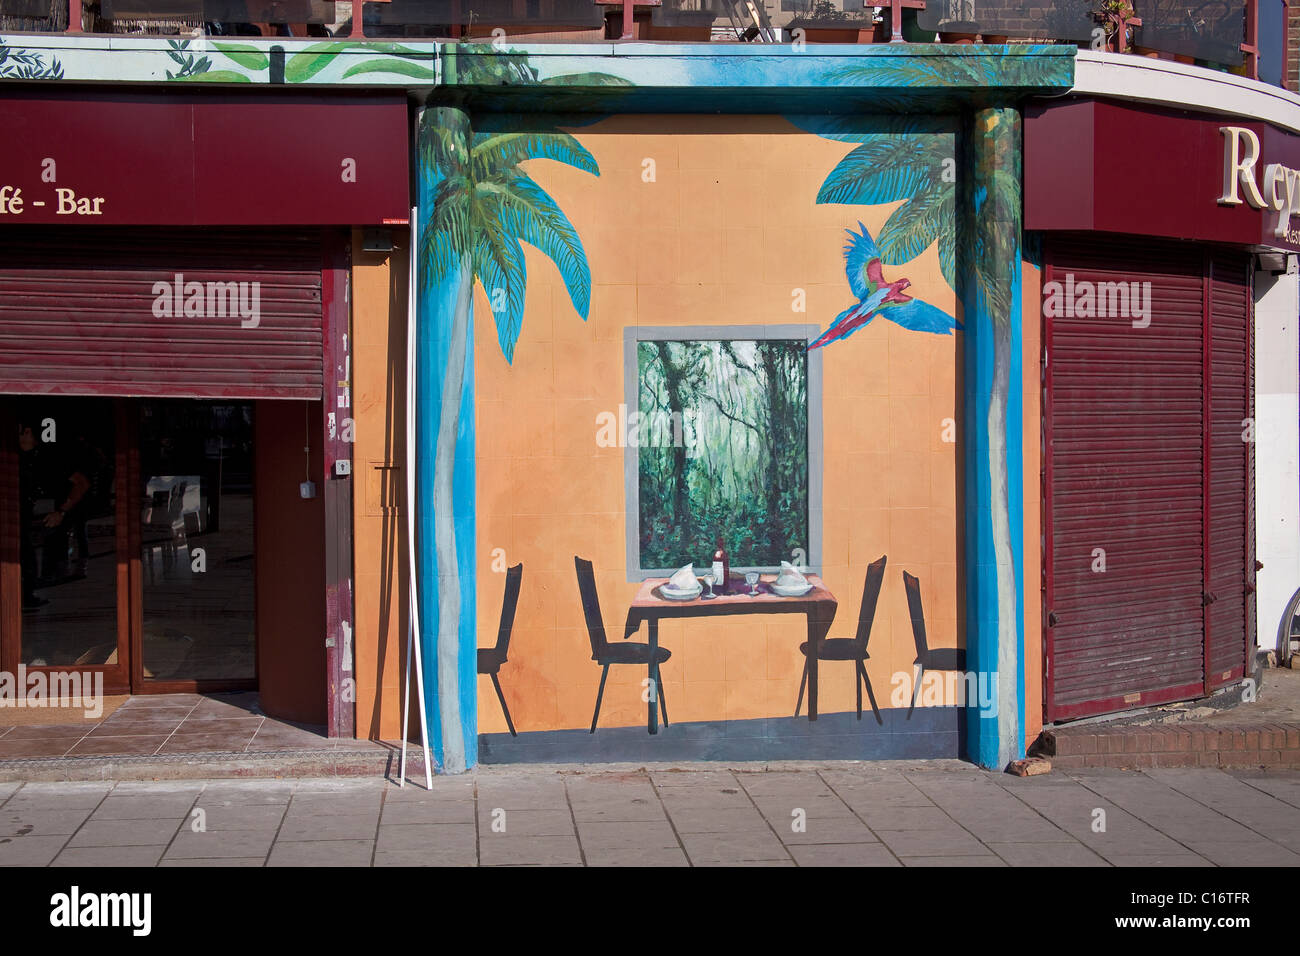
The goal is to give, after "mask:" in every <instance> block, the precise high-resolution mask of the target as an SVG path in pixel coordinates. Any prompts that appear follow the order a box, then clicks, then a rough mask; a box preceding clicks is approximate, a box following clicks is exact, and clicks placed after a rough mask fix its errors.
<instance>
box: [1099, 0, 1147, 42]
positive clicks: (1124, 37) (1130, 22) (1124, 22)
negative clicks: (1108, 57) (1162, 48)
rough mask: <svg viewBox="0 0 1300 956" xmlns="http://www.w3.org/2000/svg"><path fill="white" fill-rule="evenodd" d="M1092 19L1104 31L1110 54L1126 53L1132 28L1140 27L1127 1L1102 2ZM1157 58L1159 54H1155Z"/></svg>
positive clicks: (1140, 23)
mask: <svg viewBox="0 0 1300 956" xmlns="http://www.w3.org/2000/svg"><path fill="white" fill-rule="evenodd" d="M1093 19H1094V20H1096V21H1097V23H1099V24H1101V28H1102V29H1103V30H1105V31H1106V49H1107V50H1109V51H1111V52H1112V53H1128V52H1130V51H1129V40H1130V39H1131V38H1132V35H1133V28H1134V27H1135V26H1141V25H1142V21H1141V20H1140V19H1138V16H1137V13H1136V11H1134V9H1133V4H1132V3H1130V2H1129V0H1103V2H1102V4H1101V6H1100V7H1099V8H1098V9H1097V11H1096V12H1094V13H1093ZM1156 55H1157V56H1158V55H1159V54H1156Z"/></svg>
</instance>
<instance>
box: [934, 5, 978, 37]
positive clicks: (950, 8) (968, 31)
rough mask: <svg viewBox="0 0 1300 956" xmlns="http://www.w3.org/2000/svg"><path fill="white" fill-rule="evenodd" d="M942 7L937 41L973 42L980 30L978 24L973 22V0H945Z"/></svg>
mask: <svg viewBox="0 0 1300 956" xmlns="http://www.w3.org/2000/svg"><path fill="white" fill-rule="evenodd" d="M943 9H944V13H943V19H942V20H940V21H939V42H940V43H974V42H975V40H976V39H977V38H978V37H979V32H980V25H979V24H978V23H976V22H975V4H974V0H947V2H946V3H944V4H943Z"/></svg>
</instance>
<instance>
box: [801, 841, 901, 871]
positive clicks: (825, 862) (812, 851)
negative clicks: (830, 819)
mask: <svg viewBox="0 0 1300 956" xmlns="http://www.w3.org/2000/svg"><path fill="white" fill-rule="evenodd" d="M788 849H789V851H790V855H791V856H792V857H794V860H795V862H796V863H798V864H799V865H800V866H902V863H900V862H899V861H898V857H896V856H894V854H893V853H891V852H890V851H889V848H888V847H886V846H885V845H884V844H882V843H839V844H835V843H827V844H808V845H803V846H791V847H789V848H788Z"/></svg>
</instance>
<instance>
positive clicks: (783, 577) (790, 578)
mask: <svg viewBox="0 0 1300 956" xmlns="http://www.w3.org/2000/svg"><path fill="white" fill-rule="evenodd" d="M776 583H777V584H779V585H781V587H783V588H792V587H802V586H803V585H805V584H807V583H808V579H807V578H806V577H804V576H803V572H802V571H800V570H799V569H798V568H796V567H795V566H794V565H793V564H791V563H790V562H789V561H782V562H781V573H780V574H778V575H777V576H776Z"/></svg>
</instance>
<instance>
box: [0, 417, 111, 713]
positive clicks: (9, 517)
mask: <svg viewBox="0 0 1300 956" xmlns="http://www.w3.org/2000/svg"><path fill="white" fill-rule="evenodd" d="M31 397H32V396H30V395H4V396H0V473H3V475H4V478H3V480H2V481H0V604H2V605H3V607H4V612H3V613H2V614H0V669H3V670H4V671H6V672H7V673H10V674H13V675H15V678H16V675H17V674H18V668H19V666H20V664H21V659H22V626H23V612H22V554H21V550H22V543H21V541H22V539H21V535H22V529H21V527H20V524H19V522H20V521H21V516H20V514H19V509H20V508H21V506H22V503H21V501H20V499H19V495H20V491H19V487H18V455H19V450H18V444H17V440H16V437H15V433H16V431H17V425H18V421H17V418H16V416H15V414H14V411H15V409H14V402H18V401H23V400H25V399H30V398H31ZM59 397H60V398H61V399H64V400H69V401H71V400H75V398H76V396H70V397H67V398H65V397H64V396H59ZM85 397H86V398H88V399H89V400H91V401H107V402H110V403H112V406H111V407H112V409H113V422H114V445H113V492H114V496H115V513H114V516H113V519H114V520H113V524H114V532H115V536H114V551H115V564H116V578H117V580H116V591H117V614H116V625H115V628H114V631H115V634H116V639H117V663H116V664H100V665H71V666H48V667H44V666H41V667H34V666H32V665H30V664H21V666H22V667H23V669H24V671H25V672H26V673H28V674H35V673H43V674H50V673H69V672H72V671H77V672H80V673H82V674H96V673H101V674H103V681H104V685H103V692H104V694H129V693H131V679H130V646H131V637H130V616H129V613H128V610H129V605H130V600H131V595H130V590H129V588H130V579H129V575H128V573H127V568H126V565H127V562H128V559H129V557H130V553H129V551H128V548H129V546H130V543H129V536H128V533H127V527H126V523H125V522H124V521H123V520H122V512H123V502H125V501H126V500H127V498H128V496H129V489H130V485H129V484H128V481H127V475H126V471H127V469H126V458H127V454H126V447H125V445H124V442H123V438H124V433H123V425H124V423H125V421H126V418H125V412H124V409H123V408H122V406H121V402H120V400H118V399H111V398H108V399H104V398H98V397H95V396H85ZM128 510H129V509H128ZM22 690H23V688H18V691H19V692H22Z"/></svg>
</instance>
